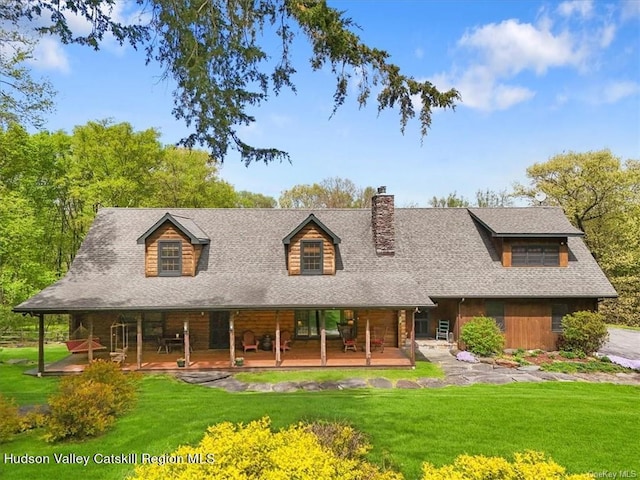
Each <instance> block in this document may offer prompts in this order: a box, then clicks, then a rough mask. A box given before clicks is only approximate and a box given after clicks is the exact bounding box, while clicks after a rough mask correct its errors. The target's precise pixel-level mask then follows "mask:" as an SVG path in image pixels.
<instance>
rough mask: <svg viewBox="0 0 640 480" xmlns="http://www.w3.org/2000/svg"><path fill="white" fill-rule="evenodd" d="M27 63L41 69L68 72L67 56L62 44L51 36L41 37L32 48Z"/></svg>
mask: <svg viewBox="0 0 640 480" xmlns="http://www.w3.org/2000/svg"><path fill="white" fill-rule="evenodd" d="M29 64H31V65H33V66H34V67H35V68H38V69H42V70H59V71H61V72H63V73H69V71H70V68H69V57H68V56H67V54H66V53H65V52H64V50H63V48H62V44H61V43H60V42H59V41H58V40H55V39H53V38H51V37H42V38H41V39H40V41H39V42H38V43H37V45H36V46H35V48H34V50H33V56H32V58H31V59H30V60H29Z"/></svg>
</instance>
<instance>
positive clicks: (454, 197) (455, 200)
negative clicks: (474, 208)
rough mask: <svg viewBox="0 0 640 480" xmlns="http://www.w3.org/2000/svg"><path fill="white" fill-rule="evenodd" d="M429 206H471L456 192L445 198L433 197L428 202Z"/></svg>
mask: <svg viewBox="0 0 640 480" xmlns="http://www.w3.org/2000/svg"><path fill="white" fill-rule="evenodd" d="M429 205H431V206H432V207H437V208H445V207H447V208H466V207H469V206H470V205H471V204H470V203H469V201H468V200H467V199H466V198H464V197H459V196H458V194H457V193H456V192H453V193H450V194H449V195H447V196H446V197H440V198H438V197H435V196H434V197H433V198H432V199H431V200H429Z"/></svg>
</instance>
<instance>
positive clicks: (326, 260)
mask: <svg viewBox="0 0 640 480" xmlns="http://www.w3.org/2000/svg"><path fill="white" fill-rule="evenodd" d="M302 240H322V246H323V249H322V268H323V270H322V274H323V275H335V273H336V247H335V245H334V244H333V239H332V238H331V237H330V236H329V235H327V234H326V233H325V232H323V231H322V229H321V228H319V227H318V226H317V225H315V224H313V223H309V224H308V225H306V226H305V227H304V228H303V229H302V230H300V231H299V232H298V233H297V234H296V235H294V236H293V238H292V239H291V243H290V244H289V249H288V258H287V263H288V268H289V275H301V273H302V269H301V265H300V254H301V241H302Z"/></svg>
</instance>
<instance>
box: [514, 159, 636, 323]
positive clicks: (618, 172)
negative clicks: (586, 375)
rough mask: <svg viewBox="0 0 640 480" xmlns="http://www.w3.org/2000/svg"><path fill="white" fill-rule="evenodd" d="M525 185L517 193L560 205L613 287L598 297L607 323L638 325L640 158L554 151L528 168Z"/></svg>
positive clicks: (520, 186)
mask: <svg viewBox="0 0 640 480" xmlns="http://www.w3.org/2000/svg"><path fill="white" fill-rule="evenodd" d="M527 176H528V177H529V178H530V180H531V184H530V186H529V187H525V186H522V185H518V184H517V185H516V186H515V189H516V195H518V196H523V197H526V198H530V199H532V198H533V197H534V196H535V194H536V193H537V192H544V193H545V194H546V195H547V198H546V200H545V203H546V204H547V205H558V206H560V207H562V209H563V210H564V212H565V214H566V215H567V217H568V219H569V221H571V223H572V224H573V225H574V226H575V227H577V228H579V229H580V230H582V231H583V232H585V242H586V243H587V245H588V246H589V248H590V250H591V252H592V253H593V255H594V256H595V257H596V259H597V260H598V263H599V264H600V266H601V267H602V269H603V270H604V272H605V273H606V275H607V277H608V278H609V280H610V281H611V283H612V284H613V286H614V287H615V288H616V290H617V292H618V295H619V298H618V300H606V301H605V302H603V309H602V311H603V313H605V315H606V317H607V321H608V322H613V323H625V324H628V325H640V162H638V161H637V160H627V161H626V162H622V160H621V159H620V158H618V157H615V156H614V155H613V154H612V153H611V152H610V151H609V150H599V151H592V152H586V153H576V152H569V153H564V154H561V155H556V156H554V157H552V158H551V159H549V160H548V161H547V162H544V163H536V164H534V165H532V166H531V167H529V168H528V169H527Z"/></svg>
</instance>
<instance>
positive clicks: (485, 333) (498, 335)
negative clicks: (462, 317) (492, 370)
mask: <svg viewBox="0 0 640 480" xmlns="http://www.w3.org/2000/svg"><path fill="white" fill-rule="evenodd" d="M460 339H461V340H462V341H463V342H464V344H465V345H466V347H467V350H469V351H470V352H471V353H473V354H475V355H480V356H483V357H488V356H491V355H494V354H496V353H500V352H501V351H502V349H503V348H504V335H503V334H502V332H501V331H500V328H499V327H498V325H497V324H496V321H495V320H494V319H493V318H490V317H473V318H472V319H471V321H469V322H467V323H465V324H464V325H463V326H462V328H461V332H460Z"/></svg>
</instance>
